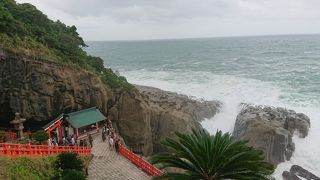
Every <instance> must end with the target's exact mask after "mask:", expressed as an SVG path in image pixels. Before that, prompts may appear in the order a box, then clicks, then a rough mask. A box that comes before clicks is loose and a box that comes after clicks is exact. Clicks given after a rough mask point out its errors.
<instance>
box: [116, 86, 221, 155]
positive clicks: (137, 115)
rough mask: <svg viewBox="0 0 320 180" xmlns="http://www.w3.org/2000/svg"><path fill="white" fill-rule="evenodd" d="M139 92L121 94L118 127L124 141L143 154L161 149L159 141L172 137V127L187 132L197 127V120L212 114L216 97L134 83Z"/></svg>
mask: <svg viewBox="0 0 320 180" xmlns="http://www.w3.org/2000/svg"><path fill="white" fill-rule="evenodd" d="M136 88H137V89H138V90H139V93H137V94H135V95H132V94H131V95H130V94H129V93H125V94H123V95H122V96H121V98H120V101H119V105H118V109H119V118H118V121H117V122H118V123H117V125H118V127H119V131H120V132H121V135H122V136H123V137H124V139H130V141H128V145H129V146H130V147H133V148H134V150H137V151H142V152H143V153H144V154H145V155H150V154H151V152H160V151H163V150H164V149H163V147H162V146H161V144H160V142H161V140H163V139H164V138H166V137H169V138H175V137H176V136H175V131H179V132H184V133H188V132H191V131H192V129H197V128H199V127H201V125H200V123H199V121H201V120H202V119H204V118H210V117H213V116H214V115H215V114H216V113H217V112H218V110H219V107H220V103H219V102H217V101H210V102H208V101H203V102H200V101H197V100H192V99H190V98H188V97H187V96H185V95H179V94H177V93H172V92H168V91H163V90H160V89H157V88H152V87H145V86H136Z"/></svg>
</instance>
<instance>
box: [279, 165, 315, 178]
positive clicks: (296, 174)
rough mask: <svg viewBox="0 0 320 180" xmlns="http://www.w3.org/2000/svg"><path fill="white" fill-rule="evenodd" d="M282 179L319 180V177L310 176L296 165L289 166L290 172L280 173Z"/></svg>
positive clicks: (309, 173)
mask: <svg viewBox="0 0 320 180" xmlns="http://www.w3.org/2000/svg"><path fill="white" fill-rule="evenodd" d="M282 177H283V179H284V180H301V178H304V179H307V180H320V177H318V176H316V175H314V174H312V173H311V172H309V171H308V170H306V169H304V168H303V167H301V166H298V165H293V166H291V168H290V172H289V171H284V172H283V173H282Z"/></svg>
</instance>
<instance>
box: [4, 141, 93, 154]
mask: <svg viewBox="0 0 320 180" xmlns="http://www.w3.org/2000/svg"><path fill="white" fill-rule="evenodd" d="M65 152H71V153H77V154H83V155H86V154H91V147H90V146H47V145H33V144H13V143H0V156H9V157H19V156H30V157H42V156H48V155H51V154H62V153H65Z"/></svg>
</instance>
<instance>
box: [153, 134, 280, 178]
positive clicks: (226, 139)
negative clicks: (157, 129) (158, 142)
mask: <svg viewBox="0 0 320 180" xmlns="http://www.w3.org/2000/svg"><path fill="white" fill-rule="evenodd" d="M176 135H177V136H178V140H177V141H175V140H173V139H169V138H167V139H166V140H164V141H163V142H162V144H163V145H165V146H166V147H167V148H168V150H169V152H163V153H159V154H156V155H154V156H153V157H152V158H151V162H152V163H153V164H159V165H160V168H166V167H174V168H178V169H180V170H179V171H178V172H167V173H165V174H164V175H163V176H162V177H160V178H168V179H183V180H184V179H186V180H187V179H190V180H191V179H192V180H197V179H204V180H219V179H239V180H242V179H248V180H249V179H250V180H251V179H257V180H258V179H259V180H260V179H261V180H265V179H269V175H271V174H272V173H273V171H274V166H273V165H272V164H270V163H268V162H265V161H264V158H263V155H262V152H261V151H258V150H255V149H253V148H252V147H249V146H247V145H246V142H244V141H237V140H235V139H234V138H233V137H232V136H231V135H230V134H229V133H225V134H223V133H222V132H221V131H217V132H216V134H215V135H210V134H209V133H208V132H206V131H205V130H203V129H202V130H199V131H195V130H193V133H192V134H181V133H178V132H176Z"/></svg>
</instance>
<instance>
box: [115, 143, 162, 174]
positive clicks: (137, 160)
mask: <svg viewBox="0 0 320 180" xmlns="http://www.w3.org/2000/svg"><path fill="white" fill-rule="evenodd" d="M119 152H120V153H121V154H122V155H123V156H125V157H126V158H128V159H129V160H130V161H131V162H132V163H133V164H135V165H137V166H138V167H140V168H141V169H143V170H144V171H145V172H147V173H148V174H149V175H151V176H161V175H162V174H163V172H162V171H161V170H159V169H158V168H157V167H155V166H154V165H152V164H150V163H149V162H147V161H146V160H144V159H143V158H141V157H139V156H138V155H136V154H134V153H133V152H131V151H130V150H128V149H127V148H125V147H124V146H122V145H120V146H119Z"/></svg>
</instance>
